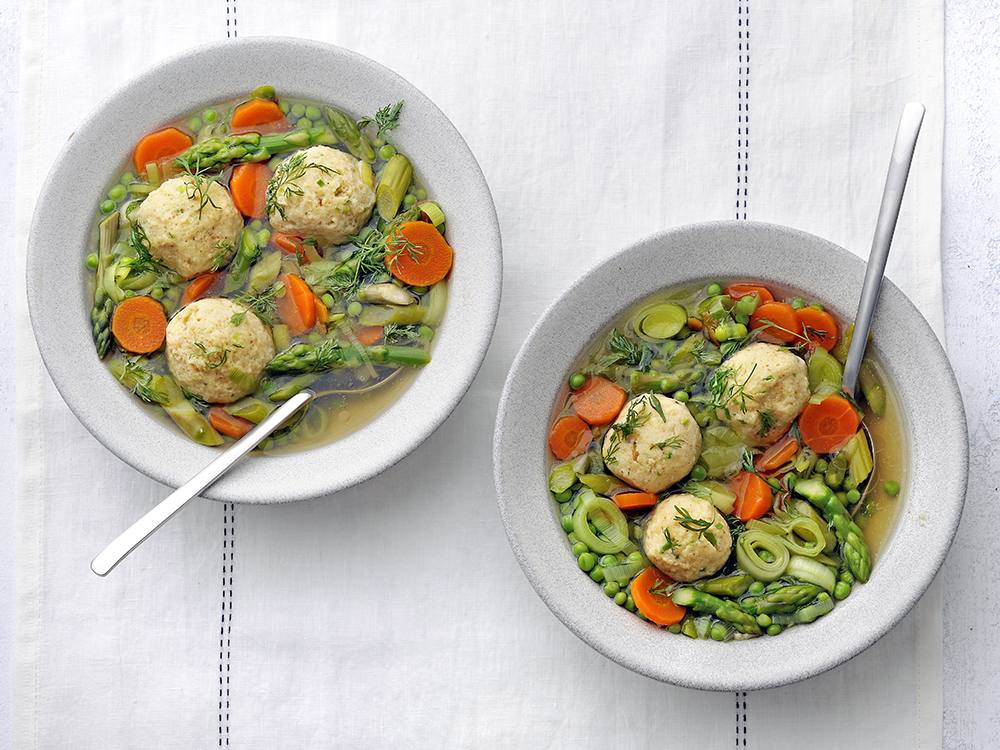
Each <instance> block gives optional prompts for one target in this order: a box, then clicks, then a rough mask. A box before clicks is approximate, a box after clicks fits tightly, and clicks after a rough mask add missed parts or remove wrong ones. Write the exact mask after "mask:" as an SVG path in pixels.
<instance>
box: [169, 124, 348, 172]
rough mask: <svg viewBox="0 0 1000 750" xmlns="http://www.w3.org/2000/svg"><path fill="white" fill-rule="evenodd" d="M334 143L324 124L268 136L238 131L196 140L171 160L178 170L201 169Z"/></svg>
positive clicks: (197, 170) (252, 160)
mask: <svg viewBox="0 0 1000 750" xmlns="http://www.w3.org/2000/svg"><path fill="white" fill-rule="evenodd" d="M336 142H337V139H336V137H335V136H334V134H333V133H332V132H331V131H330V129H329V128H323V127H316V128H309V129H308V130H292V131H289V132H287V133H272V134H268V135H261V134H260V133H238V134H236V135H227V136H225V137H224V138H209V139H207V140H204V141H201V142H200V143H196V144H194V145H193V146H192V147H191V148H189V149H188V150H187V151H185V152H184V153H183V154H181V155H180V156H178V157H177V158H176V159H174V163H175V164H176V165H177V166H178V167H180V168H181V169H185V170H188V171H191V172H201V171H205V170H209V169H215V168H223V167H225V166H227V165H229V164H233V163H240V162H257V161H267V160H268V159H270V158H271V157H272V156H275V155H276V154H283V153H285V152H287V151H295V150H296V149H299V148H308V147H309V146H316V145H325V146H330V145H333V144H335V143H336Z"/></svg>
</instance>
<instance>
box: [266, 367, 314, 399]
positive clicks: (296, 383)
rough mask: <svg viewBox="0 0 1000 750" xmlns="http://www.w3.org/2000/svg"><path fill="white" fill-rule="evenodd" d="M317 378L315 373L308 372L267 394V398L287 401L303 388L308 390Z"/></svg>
mask: <svg viewBox="0 0 1000 750" xmlns="http://www.w3.org/2000/svg"><path fill="white" fill-rule="evenodd" d="M318 377H319V375H317V374H316V373H312V372H308V373H306V374H305V375H299V376H298V377H294V378H292V379H291V380H289V381H288V382H287V383H285V384H284V385H282V386H279V387H278V388H276V389H275V390H273V391H271V392H270V393H269V394H268V398H269V399H271V400H272V401H287V400H288V399H290V398H291V397H292V396H294V395H295V394H296V393H298V392H299V391H301V390H302V389H303V388H308V387H309V386H311V385H312V384H313V383H314V382H316V379H317V378H318Z"/></svg>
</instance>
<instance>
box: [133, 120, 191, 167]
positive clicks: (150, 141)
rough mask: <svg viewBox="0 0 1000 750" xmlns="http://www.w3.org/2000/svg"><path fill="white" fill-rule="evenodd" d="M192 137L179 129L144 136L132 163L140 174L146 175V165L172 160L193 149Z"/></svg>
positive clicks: (164, 130)
mask: <svg viewBox="0 0 1000 750" xmlns="http://www.w3.org/2000/svg"><path fill="white" fill-rule="evenodd" d="M192 143H194V141H193V140H191V136H189V135H188V134H187V133H184V132H182V131H180V130H178V129H177V128H164V129H163V130H157V131H155V132H153V133H149V134H148V135H144V136H143V137H142V138H140V139H139V142H138V143H137V144H135V151H133V152H132V163H133V164H134V165H135V171H136V172H138V173H139V174H145V173H146V165H147V164H149V163H150V162H153V161H162V160H163V159H170V158H172V157H174V156H177V155H178V154H181V153H183V152H185V151H187V150H188V149H189V148H191V144H192Z"/></svg>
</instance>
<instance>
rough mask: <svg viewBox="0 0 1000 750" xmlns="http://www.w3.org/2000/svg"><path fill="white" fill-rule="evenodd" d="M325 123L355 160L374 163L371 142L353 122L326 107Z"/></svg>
mask: <svg viewBox="0 0 1000 750" xmlns="http://www.w3.org/2000/svg"><path fill="white" fill-rule="evenodd" d="M326 121H327V122H328V123H330V127H331V128H332V129H333V132H334V133H335V134H336V136H337V138H339V139H340V141H341V142H342V143H343V144H344V145H345V146H347V150H348V151H350V152H351V154H353V155H354V158H355V159H361V160H362V161H366V162H368V163H371V162H373V161H375V149H374V148H372V144H371V141H369V140H368V136H367V135H365V134H364V133H362V132H361V128H359V127H358V124H357V123H356V122H354V120H352V119H351V118H350V117H348V116H347V115H345V114H344V113H343V112H341V111H340V110H339V109H334V108H333V107H327V108H326ZM404 192H405V191H404Z"/></svg>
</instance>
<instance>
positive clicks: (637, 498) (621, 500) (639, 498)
mask: <svg viewBox="0 0 1000 750" xmlns="http://www.w3.org/2000/svg"><path fill="white" fill-rule="evenodd" d="M611 499H612V500H614V501H615V505H617V506H618V507H619V508H621V509H622V510H645V509H646V508H652V507H653V506H654V505H656V495H654V494H653V493H652V492H619V493H618V494H617V495H615V496H614V497H613V498H611Z"/></svg>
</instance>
